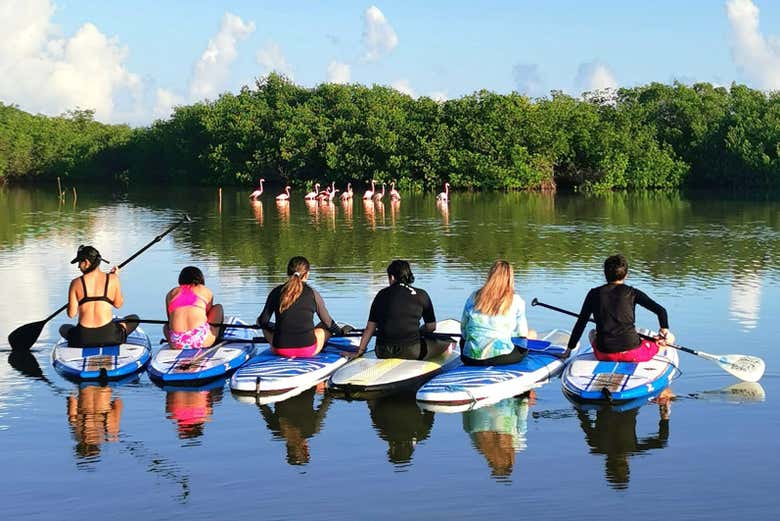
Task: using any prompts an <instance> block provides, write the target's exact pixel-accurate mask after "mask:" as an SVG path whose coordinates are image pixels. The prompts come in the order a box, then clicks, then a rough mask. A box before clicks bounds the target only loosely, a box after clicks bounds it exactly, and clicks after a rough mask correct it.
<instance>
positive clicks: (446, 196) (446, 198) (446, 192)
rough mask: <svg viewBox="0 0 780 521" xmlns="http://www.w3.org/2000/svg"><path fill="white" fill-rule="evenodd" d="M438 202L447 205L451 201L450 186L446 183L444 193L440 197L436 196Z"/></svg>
mask: <svg viewBox="0 0 780 521" xmlns="http://www.w3.org/2000/svg"><path fill="white" fill-rule="evenodd" d="M436 200H437V201H441V202H443V203H446V202H447V201H449V200H450V184H449V183H444V191H443V192H441V193H440V194H439V195H437V196H436Z"/></svg>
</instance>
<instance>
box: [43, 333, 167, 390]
mask: <svg viewBox="0 0 780 521" xmlns="http://www.w3.org/2000/svg"><path fill="white" fill-rule="evenodd" d="M151 356H152V345H151V343H150V341H149V336H147V334H146V333H144V331H143V330H142V329H141V328H140V327H139V328H136V329H135V331H133V332H132V333H130V335H128V337H127V341H126V342H125V343H124V344H118V345H110V346H102V347H72V346H69V345H68V341H67V340H66V339H64V338H63V339H61V340H60V341H59V342H57V343H56V344H55V345H54V349H52V352H51V360H52V364H53V365H54V369H56V370H57V372H58V373H60V374H61V375H62V376H64V377H66V378H69V379H72V380H101V381H107V380H121V379H123V378H126V377H128V376H130V375H132V374H134V373H137V372H138V371H140V370H142V369H143V368H144V367H145V366H146V365H147V364H148V363H149V359H150V358H151Z"/></svg>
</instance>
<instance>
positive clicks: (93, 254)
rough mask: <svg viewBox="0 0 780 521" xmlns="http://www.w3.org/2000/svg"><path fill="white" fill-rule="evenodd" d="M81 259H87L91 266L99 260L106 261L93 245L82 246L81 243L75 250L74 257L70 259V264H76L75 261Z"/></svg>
mask: <svg viewBox="0 0 780 521" xmlns="http://www.w3.org/2000/svg"><path fill="white" fill-rule="evenodd" d="M83 260H88V261H89V263H90V264H92V265H93V266H94V265H95V264H97V263H99V262H100V261H103V262H108V261H107V260H106V259H104V258H103V257H101V256H100V252H99V251H97V249H95V247H93V246H84V245H83V244H82V245H81V246H79V249H78V250H77V251H76V258H75V259H73V260H72V261H70V263H71V264H76V263H77V262H81V261H83Z"/></svg>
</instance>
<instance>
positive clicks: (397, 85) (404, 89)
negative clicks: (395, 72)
mask: <svg viewBox="0 0 780 521" xmlns="http://www.w3.org/2000/svg"><path fill="white" fill-rule="evenodd" d="M390 86H391V87H393V88H394V89H395V90H397V91H398V92H400V93H401V94H406V95H407V96H411V97H413V98H415V97H417V95H416V94H415V93H414V89H412V85H411V84H410V83H409V80H403V79H402V80H395V81H394V82H393V83H392V84H391V85H390Z"/></svg>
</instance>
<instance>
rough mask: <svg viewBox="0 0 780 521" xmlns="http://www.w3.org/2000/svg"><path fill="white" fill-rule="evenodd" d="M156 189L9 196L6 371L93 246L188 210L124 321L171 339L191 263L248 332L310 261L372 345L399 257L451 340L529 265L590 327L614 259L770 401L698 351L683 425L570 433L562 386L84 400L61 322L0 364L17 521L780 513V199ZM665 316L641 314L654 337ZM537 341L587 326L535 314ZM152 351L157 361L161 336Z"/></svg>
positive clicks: (4, 249) (576, 417)
mask: <svg viewBox="0 0 780 521" xmlns="http://www.w3.org/2000/svg"><path fill="white" fill-rule="evenodd" d="M155 192H156V193H152V194H149V193H132V192H131V193H130V194H128V195H115V194H111V193H110V192H101V193H97V192H96V193H79V199H78V201H77V203H76V204H75V205H74V204H73V200H72V198H71V197H68V198H67V200H66V201H65V203H64V204H58V201H57V199H56V197H55V196H54V190H46V191H42V190H32V189H9V188H6V189H4V190H0V287H2V290H3V291H2V295H3V297H2V300H0V342H2V343H0V349H2V350H3V351H4V352H5V353H8V350H9V347H8V344H7V340H6V336H7V334H8V332H10V331H11V330H12V329H14V328H15V327H16V326H18V325H20V324H22V323H26V322H32V321H36V320H40V319H42V318H44V317H46V316H47V315H48V314H49V313H51V311H53V310H54V309H56V308H58V307H59V306H61V305H62V304H63V303H64V302H65V297H66V289H67V284H68V281H69V280H70V278H72V277H74V276H75V275H76V272H75V269H74V267H73V266H72V265H70V264H69V261H70V259H71V258H72V257H73V253H74V251H75V249H76V247H77V246H78V245H79V244H81V243H91V244H94V245H95V246H97V247H98V248H99V249H100V251H101V252H102V253H103V255H104V256H105V257H107V258H109V259H110V260H112V261H114V263H118V262H121V261H122V260H124V259H125V258H127V257H129V256H130V255H131V254H132V253H133V252H134V251H136V250H137V249H138V248H140V247H141V246H143V245H144V244H145V243H146V242H147V241H149V240H150V239H151V238H153V237H154V236H155V235H157V234H158V233H160V232H161V231H163V230H164V229H165V228H166V227H167V226H169V225H170V224H171V223H173V222H175V221H176V220H177V219H178V218H179V216H180V215H181V214H182V213H183V212H189V214H190V215H191V216H192V217H193V219H194V220H195V222H194V223H193V224H191V225H189V226H187V227H184V226H182V227H180V228H179V229H177V230H176V231H175V232H173V233H172V234H171V235H169V236H168V237H166V238H165V239H164V240H163V241H161V242H160V243H158V244H157V245H155V246H154V247H153V248H152V249H150V250H149V251H147V252H146V253H145V254H143V255H142V256H141V257H139V258H137V259H136V260H135V261H133V262H132V263H131V264H129V265H128V266H127V267H126V268H125V269H124V270H123V272H122V275H121V277H122V284H123V288H124V292H125V301H126V302H125V307H124V308H123V312H126V313H137V314H139V315H141V316H142V317H144V318H163V317H164V308H163V296H164V294H165V292H166V291H167V290H168V289H169V288H170V287H172V286H173V285H174V284H175V281H176V277H177V274H178V272H179V270H180V269H181V267H183V266H184V265H187V264H196V265H198V266H200V267H201V268H202V269H203V271H204V273H205V275H206V280H207V283H208V285H209V286H210V287H211V288H212V289H214V292H215V294H216V295H217V299H218V300H219V301H220V302H222V303H223V304H224V305H225V307H226V309H227V311H228V313H230V314H235V315H239V316H241V317H242V318H244V319H246V320H254V318H255V317H256V316H257V314H258V313H259V310H260V308H261V306H262V304H263V302H264V300H265V296H266V295H267V293H268V292H269V290H270V288H272V287H273V286H274V285H276V284H278V283H280V282H281V281H282V280H283V271H284V268H285V265H286V262H287V259H288V258H289V257H290V256H292V255H295V254H304V255H306V256H307V257H308V258H309V259H310V260H311V262H312V275H311V283H312V285H314V286H315V287H316V288H317V289H318V290H319V291H320V292H321V293H322V295H323V297H324V298H325V300H326V302H327V304H328V307H329V308H330V311H331V313H332V314H333V315H334V317H335V318H336V319H337V320H341V321H347V322H352V323H354V324H356V325H358V326H362V324H363V323H364V321H365V319H366V316H367V309H368V306H369V305H370V302H371V299H372V297H373V295H374V294H375V292H376V291H377V290H378V289H379V288H381V287H382V286H383V285H384V284H385V281H386V278H385V276H384V268H385V266H386V265H387V263H388V261H389V260H391V259H392V258H396V257H401V258H406V259H409V260H410V261H411V262H412V265H413V267H414V270H415V274H416V277H417V282H418V285H419V286H421V287H424V288H426V289H427V290H428V291H429V293H430V294H431V297H432V299H433V302H434V306H435V308H436V313H437V316H438V317H440V318H446V317H456V318H457V317H459V315H460V311H461V307H462V304H463V301H464V300H465V298H466V297H467V296H468V293H469V292H470V291H471V290H473V289H475V288H476V287H477V286H478V285H479V283H480V281H481V280H482V278H483V276H484V274H485V272H486V269H487V267H488V266H489V265H490V263H491V262H492V261H493V260H494V259H496V258H497V257H504V258H507V259H509V260H510V261H511V262H512V263H513V264H514V266H515V268H516V280H517V286H518V291H519V292H520V293H521V294H522V295H523V296H524V297H525V298H526V300H528V301H530V299H531V298H533V297H539V299H540V300H545V301H547V302H549V303H552V304H556V305H559V306H561V307H567V308H572V309H577V308H578V307H579V305H580V303H581V299H582V298H583V296H584V294H585V291H586V290H587V289H588V288H589V287H591V286H594V285H597V284H600V283H601V263H602V262H603V259H604V257H605V256H606V255H608V254H610V253H613V252H616V251H622V252H623V253H625V254H626V255H627V256H628V257H629V260H630V262H631V263H632V271H631V275H630V277H631V278H630V282H631V283H632V284H634V285H636V286H638V287H641V288H642V289H644V290H645V291H646V292H648V293H649V294H650V295H652V296H654V297H655V298H657V299H658V300H659V301H661V302H662V303H663V304H664V305H665V306H666V307H667V309H668V310H669V312H670V319H671V326H672V329H673V330H674V331H675V333H676V335H677V337H678V341H679V342H680V343H681V344H683V345H688V346H691V347H697V348H699V349H703V350H705V351H711V352H717V353H750V354H754V355H757V356H761V357H763V358H764V359H765V360H766V362H767V366H768V369H767V374H766V376H765V377H764V379H763V380H762V382H761V386H762V387H758V388H744V387H733V384H735V383H736V381H735V380H734V379H733V378H732V377H730V376H728V375H726V374H725V373H723V372H721V371H720V370H719V369H718V367H717V366H715V365H713V364H712V363H710V362H707V361H704V360H701V359H698V358H695V357H691V356H689V355H686V354H681V357H683V358H682V359H681V361H682V369H683V375H682V377H681V378H680V379H678V380H677V381H676V382H675V384H674V385H673V391H674V392H675V394H676V395H677V399H676V400H675V401H674V402H673V403H672V405H671V408H670V410H668V411H667V410H664V409H661V408H660V407H659V406H658V405H656V404H648V405H646V406H644V407H642V408H641V409H639V410H634V411H628V412H616V411H600V412H598V413H597V412H595V411H591V412H582V411H578V410H576V409H575V408H573V407H572V406H571V405H570V404H569V403H568V402H567V401H566V400H565V399H564V398H563V396H562V394H561V391H560V385H559V382H558V381H553V382H551V383H548V384H547V385H545V386H543V387H541V388H539V389H538V390H537V391H536V394H535V396H530V397H525V398H516V399H512V400H506V401H504V402H501V403H500V404H498V405H496V406H493V407H488V408H484V409H479V410H475V411H470V412H466V413H457V414H444V413H436V414H434V413H430V412H422V411H420V410H419V409H418V408H417V406H416V404H415V402H414V400H413V399H409V398H403V397H399V398H392V399H382V400H375V401H371V402H346V401H341V400H338V399H334V398H332V397H330V396H329V395H323V394H322V393H321V392H315V391H314V390H312V391H309V392H307V393H304V394H303V395H301V396H299V397H297V398H295V399H292V400H289V401H287V402H282V403H277V404H272V405H267V406H265V405H264V406H259V405H257V404H256V403H254V402H253V400H251V399H250V400H249V403H244V402H243V401H241V400H239V399H238V398H236V397H234V396H233V395H231V393H230V389H229V387H228V386H227V385H224V382H217V383H216V384H215V385H213V386H211V388H210V389H202V390H198V391H182V390H178V391H170V392H166V391H164V390H162V389H159V388H158V387H156V386H155V385H153V384H152V383H151V382H150V381H149V379H148V377H146V376H145V375H144V376H141V377H140V379H139V380H138V381H137V382H131V383H128V384H125V385H121V386H115V387H105V388H100V387H83V388H81V389H80V388H79V387H78V386H77V385H74V384H72V383H69V382H67V381H66V380H63V379H62V378H61V377H59V376H58V375H57V374H56V373H55V371H54V370H53V369H52V367H51V364H50V360H49V357H50V353H51V344H52V343H53V342H54V341H55V340H56V330H57V327H58V326H59V325H60V324H62V323H64V322H65V320H66V317H65V315H64V314H63V315H61V316H59V317H57V318H56V319H54V320H52V321H51V322H50V323H49V325H48V326H47V328H46V329H44V331H43V334H42V335H41V338H40V342H39V343H38V344H37V345H36V346H35V347H34V348H33V355H34V357H35V359H34V361H33V363H32V364H30V363H28V364H27V366H25V367H21V366H20V367H21V369H22V371H20V370H18V369H15V368H14V367H12V366H11V365H9V361H8V356H7V355H6V354H4V355H3V356H2V357H0V453H1V454H2V457H1V459H0V461H2V472H0V498H1V501H0V502H1V503H2V510H3V516H2V517H3V518H4V519H62V518H63V517H66V516H67V517H71V518H72V517H80V516H90V517H94V516H102V517H104V518H107V519H168V518H171V517H172V516H176V515H183V516H186V518H187V519H215V518H217V517H216V516H219V518H224V519H327V518H330V519H333V518H337V517H338V518H343V517H345V516H350V517H354V518H372V519H399V518H402V519H437V518H445V517H446V518H448V519H474V518H475V516H480V515H492V516H497V517H496V518H498V519H506V518H509V517H510V516H511V517H515V518H526V519H534V518H545V519H570V518H572V517H574V516H576V517H584V518H587V519H602V518H614V517H616V516H621V517H624V516H626V515H630V516H632V517H633V516H637V517H639V518H650V517H657V516H659V515H660V516H662V517H663V518H665V519H708V520H711V519H734V518H736V517H737V516H739V517H740V518H743V519H770V518H771V519H774V518H775V516H776V515H777V512H778V508H779V507H780V498H778V494H777V491H776V486H775V482H776V472H777V469H776V467H777V463H778V456H777V454H778V452H780V407H779V406H778V404H780V378H778V377H779V376H780V371H778V370H777V367H779V366H780V354H779V353H780V350H778V346H777V339H778V336H779V333H780V326H778V317H780V298H779V297H780V211H778V210H779V209H780V206H779V205H778V203H777V202H774V201H766V200H752V201H746V200H726V199H722V198H713V197H712V196H710V197H709V198H701V199H699V198H693V199H686V198H683V197H681V196H679V195H669V194H650V195H624V194H611V195H608V196H601V197H586V196H561V195H559V196H549V195H540V194H508V195H503V194H491V195H470V194H455V195H454V196H453V199H452V201H451V202H450V205H449V208H448V209H442V208H441V207H438V206H437V205H436V203H435V202H434V200H433V197H432V196H430V195H428V196H416V197H415V196H409V197H405V198H404V200H403V201H402V202H401V204H400V205H391V204H390V203H389V202H388V203H385V204H384V206H377V207H374V206H373V205H371V206H369V207H364V205H363V203H362V202H361V201H355V203H354V204H353V205H352V206H350V207H347V208H345V207H342V206H341V205H340V204H337V205H335V206H334V207H327V206H326V207H317V206H314V207H307V206H306V205H305V204H304V202H303V201H302V200H300V198H301V196H300V194H297V195H296V194H295V193H294V194H293V201H292V203H291V204H290V206H289V207H288V208H286V209H285V208H281V209H280V208H278V207H277V206H276V204H275V203H274V201H273V199H272V198H270V197H269V198H268V199H266V200H264V201H263V203H262V204H254V205H253V204H250V203H249V202H248V201H247V199H246V195H245V193H243V192H235V191H227V190H226V191H225V192H224V193H223V196H222V200H221V202H220V201H219V200H218V198H217V193H216V190H193V191H189V192H186V193H178V194H171V193H169V192H170V190H166V189H162V188H161V189H159V190H157V191H155ZM157 192H159V193H157ZM69 195H70V194H69ZM650 319H651V317H649V316H648V315H647V314H644V313H642V312H640V313H639V322H640V324H649V325H650V326H653V325H654V320H650ZM529 321H530V323H531V325H532V327H535V328H536V329H545V328H551V327H565V328H571V327H572V325H573V323H572V320H570V319H568V318H567V317H564V316H562V315H559V314H556V313H555V312H552V311H547V310H543V309H541V308H532V309H530V311H529ZM146 330H147V332H148V333H149V334H150V336H151V337H152V340H153V343H154V344H155V345H156V342H157V341H158V340H159V338H160V337H161V331H160V329H159V328H158V327H157V326H150V327H147V328H146ZM35 362H37V364H38V365H39V367H37V366H36V365H35ZM17 365H18V364H17ZM36 371H38V372H36ZM39 371H42V376H36V374H39ZM25 373H26V374H25ZM662 501H665V502H662ZM629 509H631V510H633V511H635V513H634V512H631V510H629ZM629 512H631V513H629Z"/></svg>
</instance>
